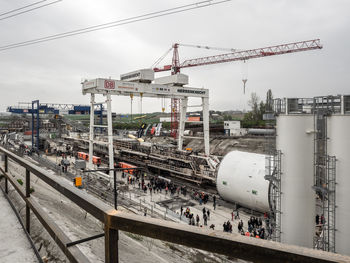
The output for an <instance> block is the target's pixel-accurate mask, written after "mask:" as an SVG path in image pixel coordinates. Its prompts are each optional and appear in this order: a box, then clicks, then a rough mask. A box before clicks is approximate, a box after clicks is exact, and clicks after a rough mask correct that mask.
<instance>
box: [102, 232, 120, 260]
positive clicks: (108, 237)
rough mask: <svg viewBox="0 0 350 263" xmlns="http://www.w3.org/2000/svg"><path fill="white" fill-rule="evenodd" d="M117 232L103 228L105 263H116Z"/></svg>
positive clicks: (117, 257) (117, 254)
mask: <svg viewBox="0 0 350 263" xmlns="http://www.w3.org/2000/svg"><path fill="white" fill-rule="evenodd" d="M118 239H119V233H118V230H116V229H113V228H110V227H108V226H105V262H106V263H118V262H119V251H118Z"/></svg>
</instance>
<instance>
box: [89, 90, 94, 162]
mask: <svg viewBox="0 0 350 263" xmlns="http://www.w3.org/2000/svg"><path fill="white" fill-rule="evenodd" d="M94 108H95V94H93V93H91V99H90V138H89V163H88V166H89V168H90V169H92V168H93V165H92V156H93V155H94V131H95V130H94V129H95V127H94V125H95V118H94V114H95V110H94Z"/></svg>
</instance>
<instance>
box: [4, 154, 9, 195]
mask: <svg viewBox="0 0 350 263" xmlns="http://www.w3.org/2000/svg"><path fill="white" fill-rule="evenodd" d="M7 172H8V157H7V154H5V173H7ZM5 193H6V194H8V193H9V189H8V180H7V177H6V176H5Z"/></svg>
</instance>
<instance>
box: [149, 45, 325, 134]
mask: <svg viewBox="0 0 350 263" xmlns="http://www.w3.org/2000/svg"><path fill="white" fill-rule="evenodd" d="M180 45H181V44H178V43H176V44H174V45H173V48H172V49H173V58H172V64H171V65H165V66H163V67H160V68H158V67H155V68H153V70H154V72H163V71H170V70H171V74H172V75H174V74H177V73H179V72H180V70H181V69H182V68H190V67H197V66H204V65H211V64H218V63H226V62H232V61H246V60H249V59H255V58H262V57H270V56H276V55H283V54H290V53H296V52H302V51H309V50H314V49H321V48H322V44H321V43H320V39H313V40H307V41H300V42H294V43H288V44H282V45H277V46H269V47H263V48H256V49H249V50H236V49H231V50H233V52H230V53H225V54H219V55H214V56H207V57H201V58H194V59H187V60H185V61H183V62H182V63H180V60H179V50H178V48H179V46H180ZM183 46H191V47H198V48H205V49H211V48H210V47H207V46H193V45H183ZM212 49H217V48H212ZM222 50H224V49H222ZM170 51H171V50H169V52H170ZM179 107H180V105H179V101H178V100H177V99H172V100H171V135H172V136H173V137H174V138H176V137H177V129H178V122H179Z"/></svg>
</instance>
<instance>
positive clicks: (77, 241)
mask: <svg viewBox="0 0 350 263" xmlns="http://www.w3.org/2000/svg"><path fill="white" fill-rule="evenodd" d="M104 235H105V233H102V234H97V235H94V236H91V237H87V238H83V239H80V240H76V241H72V242H70V243H67V244H66V247H71V246H75V245H78V244H81V243H84V242H87V241H90V240H94V239H97V238H100V237H103V236H104Z"/></svg>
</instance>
